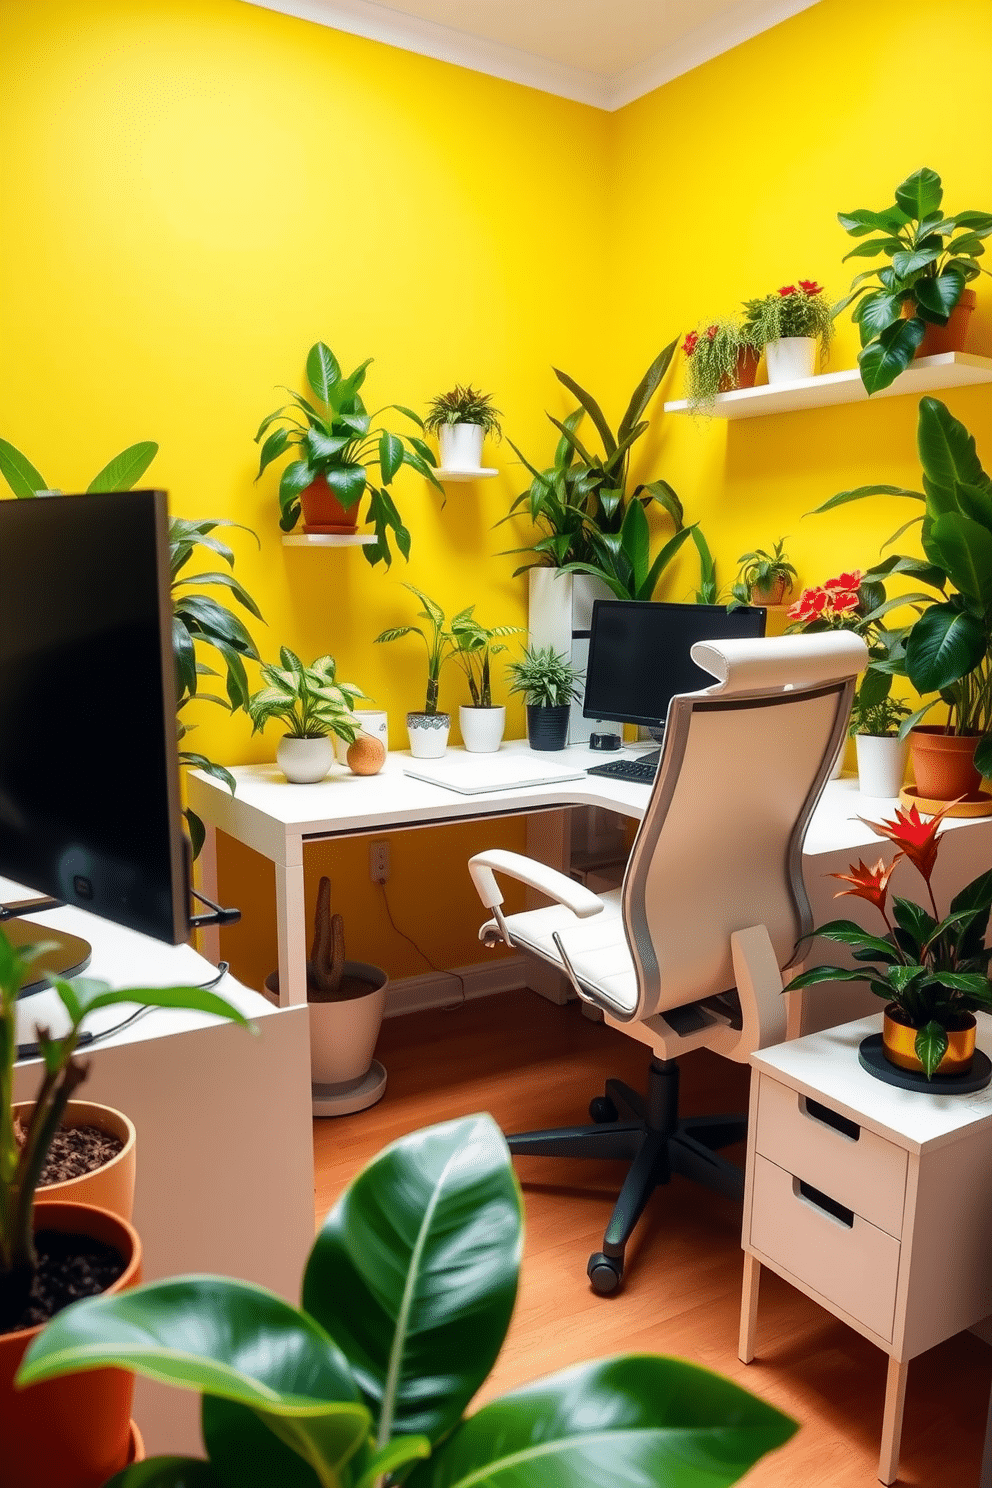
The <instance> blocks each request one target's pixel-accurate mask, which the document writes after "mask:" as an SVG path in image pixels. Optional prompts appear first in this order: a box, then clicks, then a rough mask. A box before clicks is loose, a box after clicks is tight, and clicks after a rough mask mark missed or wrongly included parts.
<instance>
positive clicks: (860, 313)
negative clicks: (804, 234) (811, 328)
mask: <svg viewBox="0 0 992 1488" xmlns="http://www.w3.org/2000/svg"><path fill="white" fill-rule="evenodd" d="M943 198H944V191H943V186H942V185H941V180H940V177H939V176H938V175H937V172H936V171H933V170H929V169H928V168H927V167H925V166H924V167H923V168H922V169H921V170H918V171H914V172H913V174H912V175H911V176H908V177H907V178H906V180H905V181H903V182H902V184H901V185H900V186H897V187H896V195H895V201H894V202H893V204H892V206H891V207H885V208H884V209H883V210H882V211H880V212H874V211H868V210H867V209H866V208H864V207H859V208H858V209H857V210H856V211H853V212H840V213H838V221H839V222H840V225H841V227H843V228H844V229H845V231H846V232H847V233H848V234H849V235H850V236H851V237H852V238H863V239H864V240H865V241H864V242H861V243H858V245H857V246H856V247H855V248H852V249H851V251H850V253H848V254H846V255H845V259H844V261H845V262H846V261H847V259H849V258H887V259H888V263H886V264H883V265H880V266H879V267H877V268H874V269H868V270H867V271H866V272H865V273H862V274H858V275H857V276H856V277H855V279H854V280H853V281H852V284H851V292H850V294H848V295H847V297H846V298H845V299H843V300H841V301H840V303H839V304H838V305H836V306H835V307H834V314H838V313H839V312H840V311H841V310H846V309H847V307H848V306H849V305H853V306H854V309H853V310H852V312H851V318H852V319H853V320H854V322H855V324H856V325H857V327H858V330H859V332H860V335H861V351H860V353H859V355H858V365H859V367H860V368H861V381H862V382H863V383H864V385H865V387H866V389H867V390H868V392H869V393H877V392H878V391H879V390H880V389H881V388H886V387H889V386H890V385H891V384H892V383H893V382H894V381H895V380H896V378H897V377H898V376H899V373H900V372H904V371H905V369H906V368H907V367H908V366H909V364H910V362H911V361H912V360H913V357H914V356H915V355H916V350H917V347H918V346H919V344H920V342H921V341H922V340H923V334H924V332H925V330H926V328H927V325H928V324H929V325H946V324H947V321H948V318H949V316H950V314H951V311H952V310H953V309H954V307H955V305H956V304H957V303H958V301H959V300H960V298H961V295H962V292H963V290H964V287H965V285H966V283H967V282H968V280H970V279H976V278H977V277H978V275H979V273H981V272H982V270H981V266H980V265H979V263H978V259H979V258H980V257H981V256H982V254H983V253H984V252H985V246H984V243H983V241H982V240H983V239H984V238H987V237H988V236H989V234H990V233H992V213H988V212H957V213H955V214H954V215H953V216H950V217H947V216H945V215H944V212H943V210H942V208H941V203H942V201H943ZM870 234H871V235H872V236H869V235H870ZM986 272H987V271H986Z"/></svg>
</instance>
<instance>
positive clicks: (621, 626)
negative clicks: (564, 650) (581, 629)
mask: <svg viewBox="0 0 992 1488" xmlns="http://www.w3.org/2000/svg"><path fill="white" fill-rule="evenodd" d="M765 619H766V612H765V610H763V609H761V608H758V607H754V608H752V607H749V606H742V607H740V608H738V609H735V610H727V609H726V608H725V607H724V606H723V605H697V604H655V603H653V602H647V603H645V602H638V601H636V600H621V599H598V600H596V602H595V604H594V605H593V609H592V630H591V632H590V639H589V663H588V666H587V669H586V691H585V699H584V702H583V705H582V712H583V715H584V716H585V717H586V718H602V719H609V720H610V721H611V722H614V723H639V724H644V725H646V726H647V727H649V728H659V727H661V726H662V725H663V724H664V722H665V717H666V715H667V713H668V705H669V703H670V702H671V700H672V698H673V697H675V696H676V694H678V693H680V692H696V691H697V690H698V689H699V688H700V687H708V686H710V685H711V684H712V682H713V678H712V677H711V676H710V674H709V672H704V671H703V670H702V668H701V667H698V666H697V665H696V663H695V662H694V661H693V659H692V657H691V655H690V652H691V650H692V647H693V646H694V645H695V643H696V642H697V641H715V640H727V639H729V638H731V637H734V638H738V637H740V638H747V637H760V636H763V635H764V633H765Z"/></svg>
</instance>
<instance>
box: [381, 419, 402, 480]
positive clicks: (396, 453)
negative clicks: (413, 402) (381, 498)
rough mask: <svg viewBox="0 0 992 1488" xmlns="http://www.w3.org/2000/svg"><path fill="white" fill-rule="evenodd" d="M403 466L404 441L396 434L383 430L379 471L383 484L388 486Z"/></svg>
mask: <svg viewBox="0 0 992 1488" xmlns="http://www.w3.org/2000/svg"><path fill="white" fill-rule="evenodd" d="M402 464H403V441H402V439H400V438H399V436H398V435H396V434H390V433H389V432H388V431H387V430H385V429H384V430H383V431H382V434H381V436H380V439H379V471H380V473H381V475H382V483H383V485H384V486H388V485H389V482H390V481H391V480H392V478H393V476H394V475H395V474H396V472H397V470H399V468H400V466H401V465H402Z"/></svg>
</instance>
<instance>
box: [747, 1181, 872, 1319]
mask: <svg viewBox="0 0 992 1488" xmlns="http://www.w3.org/2000/svg"><path fill="white" fill-rule="evenodd" d="M799 1184H800V1180H799V1179H798V1178H794V1177H793V1175H792V1174H791V1173H787V1172H785V1171H784V1169H782V1168H779V1167H776V1165H775V1164H774V1163H771V1162H769V1161H768V1159H767V1158H764V1157H757V1156H756V1157H755V1158H754V1191H753V1197H752V1208H751V1235H750V1244H751V1245H752V1246H753V1247H754V1249H755V1250H758V1251H760V1252H761V1253H762V1255H765V1256H767V1257H768V1259H769V1260H770V1261H775V1262H776V1263H777V1264H778V1265H779V1266H781V1267H782V1268H783V1270H784V1271H785V1272H786V1273H791V1275H792V1276H794V1277H795V1278H796V1280H797V1281H801V1282H804V1283H805V1285H806V1286H808V1287H811V1288H812V1289H813V1291H815V1292H817V1293H818V1294H819V1296H821V1297H822V1298H823V1299H824V1300H825V1301H826V1302H832V1303H834V1305H835V1306H837V1307H839V1308H841V1309H842V1310H843V1311H844V1312H846V1313H848V1314H849V1315H850V1316H851V1317H852V1318H856V1319H857V1320H858V1321H859V1322H861V1323H863V1324H864V1325H865V1327H866V1328H870V1329H871V1330H872V1332H873V1333H876V1334H877V1335H878V1336H879V1338H884V1339H885V1340H886V1341H887V1342H888V1341H890V1340H891V1338H892V1324H893V1317H894V1314H895V1300H896V1281H897V1278H898V1275H899V1250H900V1246H899V1241H898V1240H894V1239H893V1238H892V1236H891V1235H887V1234H886V1233H885V1232H884V1230H879V1229H876V1227H875V1226H874V1225H872V1224H869V1223H868V1221H867V1220H865V1219H861V1218H860V1217H859V1216H858V1215H851V1213H850V1211H848V1216H847V1217H848V1218H849V1219H850V1223H846V1222H845V1220H844V1219H841V1218H837V1217H835V1215H834V1214H831V1213H828V1212H827V1210H826V1209H825V1208H823V1207H822V1200H823V1199H824V1198H826V1203H827V1204H830V1203H831V1202H832V1201H833V1195H830V1197H829V1198H827V1197H826V1196H825V1195H820V1196H819V1201H818V1199H817V1198H815V1197H810V1196H807V1195H804V1194H803V1193H802V1192H801V1191H800V1188H799ZM835 1207H836V1208H840V1207H841V1206H840V1205H836V1204H835Z"/></svg>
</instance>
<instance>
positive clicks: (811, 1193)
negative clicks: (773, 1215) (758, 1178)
mask: <svg viewBox="0 0 992 1488" xmlns="http://www.w3.org/2000/svg"><path fill="white" fill-rule="evenodd" d="M792 1181H793V1183H794V1185H795V1191H796V1193H798V1194H799V1196H800V1198H803V1199H805V1200H806V1202H807V1203H808V1204H813V1205H814V1206H815V1207H816V1208H817V1209H822V1210H823V1212H824V1213H825V1214H829V1215H830V1217H831V1219H836V1220H839V1221H840V1223H841V1224H842V1225H846V1226H847V1228H848V1229H849V1230H853V1229H854V1210H853V1209H848V1208H847V1206H846V1205H845V1204H838V1202H837V1200H836V1199H832V1198H831V1197H830V1195H829V1194H825V1193H821V1192H820V1190H819V1189H818V1188H814V1187H813V1185H812V1184H811V1183H804V1182H803V1181H802V1179H801V1178H794V1179H793V1180H792Z"/></svg>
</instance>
